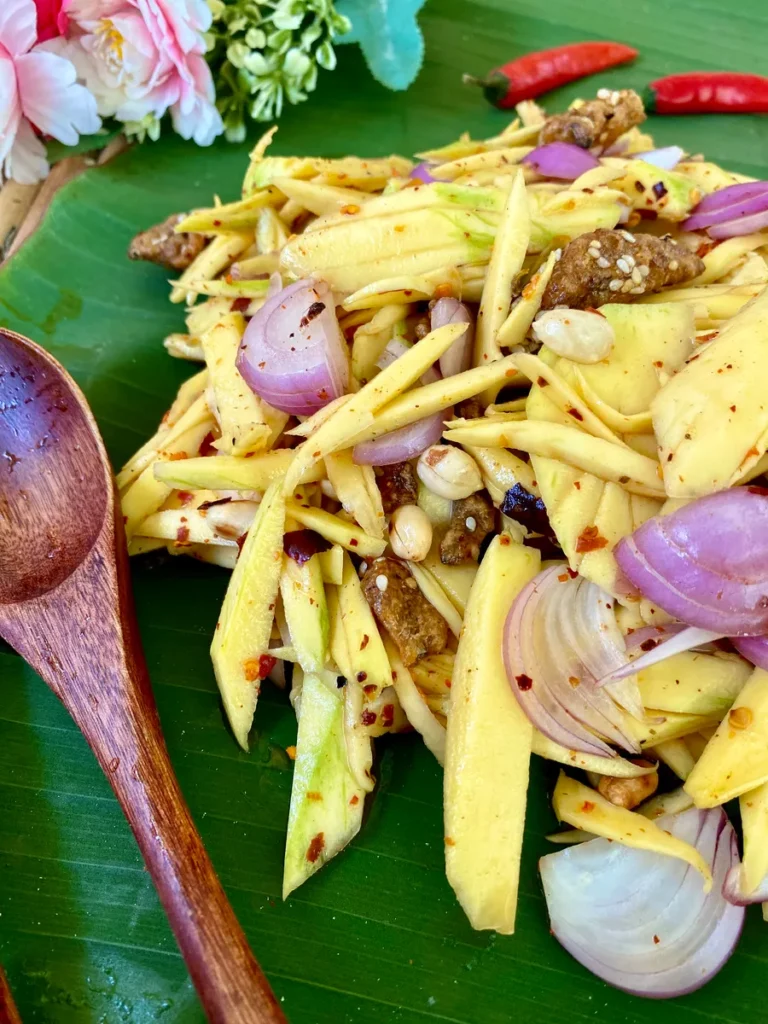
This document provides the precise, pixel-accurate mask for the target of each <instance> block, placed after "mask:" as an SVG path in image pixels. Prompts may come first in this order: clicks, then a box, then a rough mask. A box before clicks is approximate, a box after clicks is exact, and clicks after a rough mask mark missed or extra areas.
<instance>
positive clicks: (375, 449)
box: [352, 409, 452, 466]
mask: <svg viewBox="0 0 768 1024" xmlns="http://www.w3.org/2000/svg"><path fill="white" fill-rule="evenodd" d="M451 415H452V413H451V410H450V409H448V410H447V411H446V410H443V411H441V412H436V413H434V415H432V416H427V417H426V419H423V420H417V421H416V422H415V423H409V424H408V426H407V427H401V428H400V429H399V430H393V431H392V432H391V433H389V434H382V436H381V437H377V438H375V439H374V440H373V441H362V442H361V443H360V444H356V445H355V447H354V448H353V449H352V460H353V462H356V463H357V464H358V465H361V466H391V465H393V464H394V463H396V462H407V461H408V459H415V458H416V457H417V456H419V455H421V453H422V452H424V451H426V450H427V448H429V447H430V446H431V445H433V444H437V442H438V441H439V440H440V438H441V437H442V434H443V424H444V422H445V420H446V419H450V417H451Z"/></svg>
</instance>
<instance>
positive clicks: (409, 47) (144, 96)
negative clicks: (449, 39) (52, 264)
mask: <svg viewBox="0 0 768 1024" xmlns="http://www.w3.org/2000/svg"><path fill="white" fill-rule="evenodd" d="M422 3H423V0H0V172H1V173H2V177H3V178H12V179H14V180H15V181H17V182H20V183H22V184H32V183H34V182H36V181H39V180H41V179H42V178H44V177H45V176H46V174H47V173H48V170H49V164H48V159H47V156H46V145H45V140H46V138H52V139H56V140H57V141H58V142H61V143H63V144H64V145H66V146H73V145H75V144H76V143H77V142H78V141H79V140H80V138H81V136H90V135H95V134H96V133H98V132H103V129H104V127H105V125H106V123H109V122H116V123H117V126H118V127H119V128H120V129H121V130H122V131H123V132H124V133H125V134H126V135H127V136H128V137H129V138H136V139H138V141H144V140H145V139H147V138H149V139H151V140H156V139H157V138H158V137H159V135H160V133H161V131H162V129H163V123H164V119H166V120H168V121H169V122H170V125H171V126H172V128H173V130H174V131H176V132H177V133H178V134H179V135H181V136H182V138H185V139H192V140H194V142H196V143H197V144H198V145H201V146H207V145H210V144H211V143H212V142H213V140H214V139H215V138H216V137H217V136H219V135H221V134H224V135H225V136H226V138H227V139H229V140H230V141H233V142H240V141H242V140H243V139H245V137H246V132H247V122H248V120H249V119H252V120H256V121H271V120H274V119H276V118H278V117H279V116H280V113H281V111H282V109H283V105H284V104H285V103H300V102H302V101H303V100H305V99H306V98H307V96H308V94H309V93H310V92H312V90H313V89H314V88H315V85H316V83H317V79H318V75H319V73H320V71H322V70H326V71H330V70H332V69H333V68H334V67H335V66H336V53H335V50H334V46H335V45H336V44H337V43H339V42H357V43H359V44H360V46H361V47H362V49H363V53H364V55H365V57H366V60H367V62H368V65H369V67H370V69H371V72H372V73H373V75H374V76H375V77H376V78H377V79H378V80H379V81H380V82H382V84H384V85H386V86H389V87H390V88H392V89H404V88H407V86H408V85H409V84H410V83H411V82H412V81H413V79H414V78H415V77H416V75H417V74H418V71H419V68H420V66H421V60H422V56H423V42H422V39H421V35H420V32H419V29H418V25H417V22H416V13H417V11H418V10H419V8H420V7H421V5H422ZM166 115H167V117H166ZM98 145H99V142H98V139H95V140H94V148H97V147H98Z"/></svg>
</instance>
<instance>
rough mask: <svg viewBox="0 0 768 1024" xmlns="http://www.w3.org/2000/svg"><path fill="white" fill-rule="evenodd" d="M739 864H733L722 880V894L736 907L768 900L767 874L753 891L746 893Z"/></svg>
mask: <svg viewBox="0 0 768 1024" xmlns="http://www.w3.org/2000/svg"><path fill="white" fill-rule="evenodd" d="M742 881H743V879H742V874H741V865H740V864H735V865H734V866H733V867H732V868H731V870H730V871H729V872H728V874H727V875H726V876H725V881H724V882H723V896H724V897H725V898H726V899H727V900H728V902H729V903H733V904H734V906H736V907H748V906H749V905H750V904H751V903H766V902H768V875H766V876H765V878H764V879H763V880H762V882H761V883H760V885H758V887H757V888H756V889H755V891H754V892H750V893H746V892H744V888H743V886H742Z"/></svg>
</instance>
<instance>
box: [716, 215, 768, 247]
mask: <svg viewBox="0 0 768 1024" xmlns="http://www.w3.org/2000/svg"><path fill="white" fill-rule="evenodd" d="M767 227H768V210H763V211H762V212H761V213H755V214H753V215H752V216H751V217H741V218H740V219H739V220H728V221H726V222H725V223H724V224H717V225H716V226H715V227H712V228H707V233H708V235H709V236H710V238H717V239H718V240H722V239H724V238H740V237H741V236H742V235H751V234H752V233H753V232H755V231H763V230H765V228H767Z"/></svg>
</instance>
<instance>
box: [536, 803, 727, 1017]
mask: <svg viewBox="0 0 768 1024" xmlns="http://www.w3.org/2000/svg"><path fill="white" fill-rule="evenodd" d="M656 824H658V825H659V827H660V828H663V829H665V830H666V831H668V832H670V833H671V834H672V835H673V836H675V837H677V838H678V839H682V840H684V841H685V842H688V843H691V844H692V845H694V846H695V847H696V849H697V850H698V851H699V853H700V854H701V855H702V857H703V858H704V860H705V861H706V862H707V863H708V864H710V865H711V868H712V875H713V879H714V884H713V886H712V889H711V890H710V892H708V893H706V892H704V890H703V888H702V880H701V875H700V874H699V873H698V872H697V871H696V870H695V868H693V867H691V866H690V865H689V864H686V863H685V862H684V861H681V860H678V859H677V858H676V857H668V856H666V855H664V854H660V853H653V852H651V851H648V850H637V849H633V848H632V847H629V846H622V845H621V844H620V843H615V842H610V841H609V840H607V839H593V840H591V841H589V842H586V843H580V844H577V845H576V846H571V847H569V848H567V849H565V850H560V851H558V852H557V853H551V854H548V855H547V856H545V857H542V858H541V860H540V861H539V870H540V871H541V879H542V883H543V885H544V895H545V898H546V901H547V909H548V911H549V916H550V924H551V928H552V933H553V934H554V936H555V938H556V939H557V940H558V941H559V942H560V943H561V945H563V946H564V947H565V949H567V950H568V952H569V953H570V954H571V955H572V956H573V957H574V958H575V959H576V960H578V961H579V963H581V964H583V966H584V967H586V968H587V969H588V970H590V971H592V973H593V974H595V975H597V977H599V978H602V980H603V981H606V982H608V983H609V984H610V985H614V986H615V987H616V988H619V989H622V990H624V991H625V992H630V993H633V994H635V995H639V996H646V997H649V998H652V999H666V998H672V997H675V996H680V995H685V994H686V993H688V992H693V991H695V990H696V989H698V988H701V986H702V985H704V984H706V982H707V981H709V980H710V978H712V977H713V976H714V975H715V974H717V972H718V971H719V970H720V969H721V967H722V966H723V964H725V962H726V961H727V960H728V958H729V957H730V955H731V953H733V951H734V949H735V947H736V943H737V942H738V939H739V936H740V934H741V929H742V926H743V923H744V916H745V911H744V908H743V907H736V906H733V905H732V904H731V903H729V902H728V901H727V900H726V899H724V897H723V894H722V891H721V890H722V886H723V883H724V881H725V878H726V875H727V874H728V872H729V871H730V870H731V869H732V868H733V867H734V866H735V865H736V864H737V863H738V849H737V845H736V835H735V833H734V830H733V827H732V826H731V824H730V822H729V821H728V818H727V817H726V814H725V812H724V811H723V810H722V808H720V807H717V808H713V809H712V810H709V811H700V810H698V809H696V808H691V809H690V810H688V811H683V812H682V813H681V814H676V815H671V814H670V815H664V816H663V817H661V818H659V819H658V820H657V822H656Z"/></svg>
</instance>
